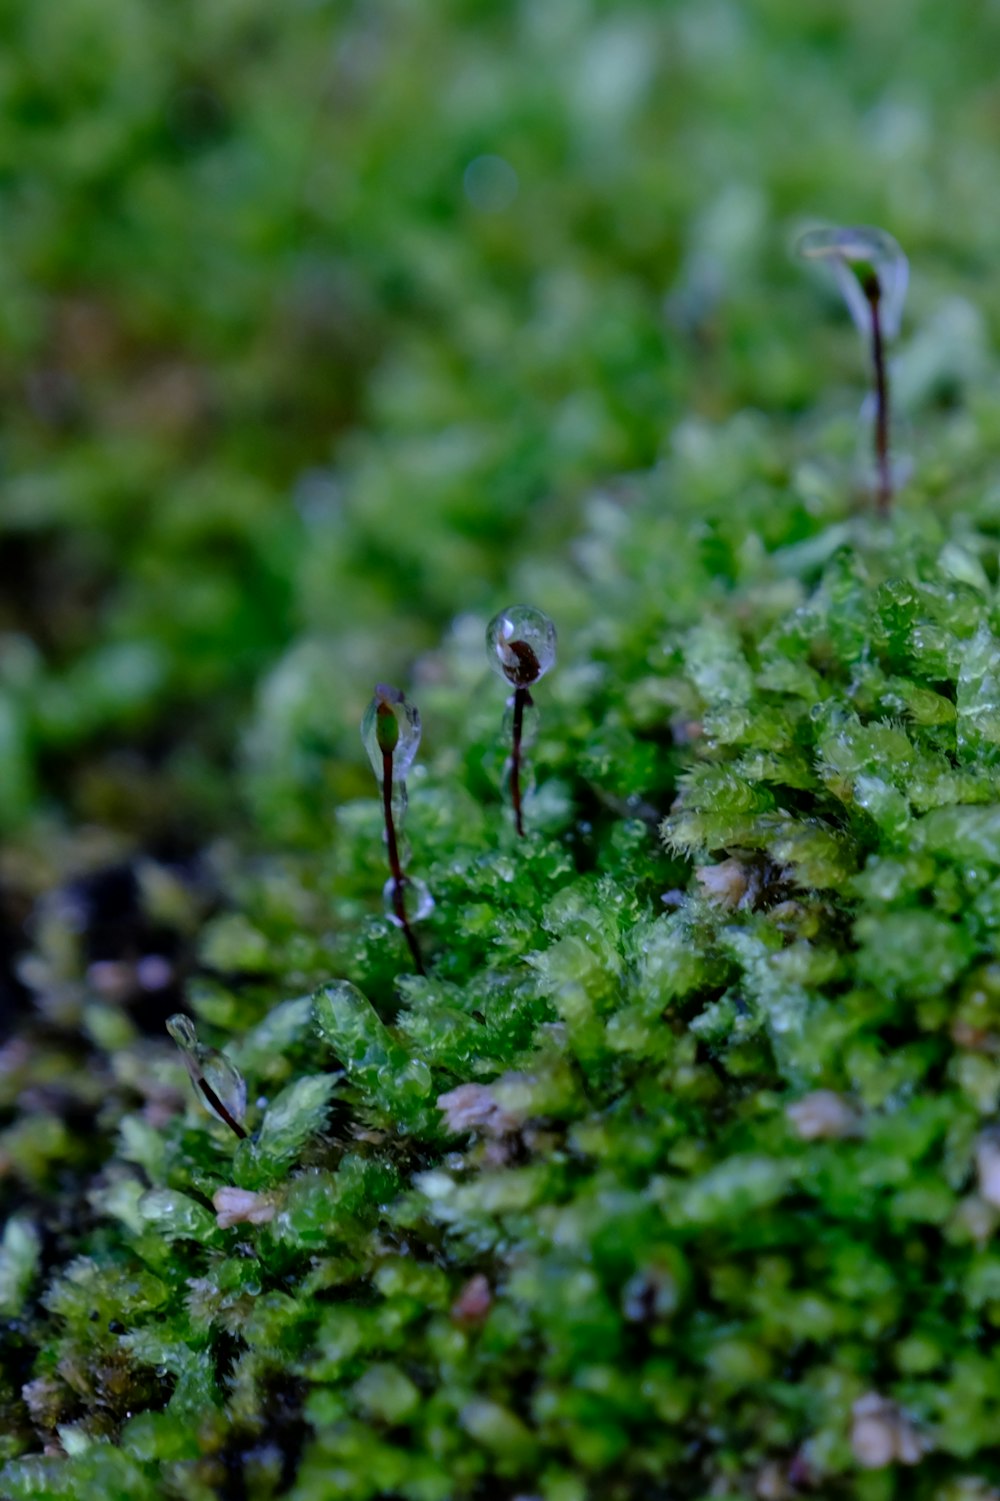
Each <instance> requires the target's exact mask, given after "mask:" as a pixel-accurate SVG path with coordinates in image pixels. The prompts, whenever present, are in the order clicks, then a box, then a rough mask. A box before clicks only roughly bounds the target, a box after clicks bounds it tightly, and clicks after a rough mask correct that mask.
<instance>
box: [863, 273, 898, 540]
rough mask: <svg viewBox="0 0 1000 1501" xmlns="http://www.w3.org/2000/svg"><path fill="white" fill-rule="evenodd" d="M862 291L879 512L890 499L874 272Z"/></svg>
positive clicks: (882, 356) (885, 509) (883, 373)
mask: <svg viewBox="0 0 1000 1501" xmlns="http://www.w3.org/2000/svg"><path fill="white" fill-rule="evenodd" d="M865 295H866V297H867V298H868V306H869V307H870V308H871V312H872V364H873V365H874V367H875V470H876V475H877V480H876V492H875V494H876V500H877V502H878V508H879V511H880V512H881V513H882V515H883V516H886V515H888V513H889V503H890V501H891V500H892V471H891V469H890V466H889V377H888V373H887V371H886V368H885V348H884V346H883V343H882V314H881V297H882V289H881V287H880V286H879V281H878V277H877V276H875V275H874V274H873V275H872V276H870V277H869V278H868V279H867V281H866V282H865Z"/></svg>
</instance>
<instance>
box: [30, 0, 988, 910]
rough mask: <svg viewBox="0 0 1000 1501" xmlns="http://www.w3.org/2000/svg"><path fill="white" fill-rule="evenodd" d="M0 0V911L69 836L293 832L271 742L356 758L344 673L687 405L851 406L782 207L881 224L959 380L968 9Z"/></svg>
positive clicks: (487, 588)
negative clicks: (909, 270) (1, 833)
mask: <svg viewBox="0 0 1000 1501" xmlns="http://www.w3.org/2000/svg"><path fill="white" fill-rule="evenodd" d="M0 22H2V33H3V36H4V38H5V44H4V48H3V53H2V56H0V214H2V224H3V233H2V235H0V346H2V352H0V382H2V390H3V397H4V401H3V413H4V416H3V448H2V491H0V495H2V500H0V505H2V553H0V557H2V565H0V566H2V589H0V746H2V759H0V824H2V826H3V828H4V829H5V830H6V831H7V832H8V834H9V835H10V839H11V842H10V843H9V844H8V850H7V855H6V856H5V863H4V865H3V867H2V868H0V876H2V879H3V883H4V890H5V891H6V893H7V901H8V906H9V905H10V903H11V902H13V904H14V905H13V908H12V909H11V910H12V911H13V912H14V913H15V916H16V913H17V911H19V910H20V909H19V907H18V903H19V902H21V901H23V900H24V899H26V896H25V894H26V893H27V894H30V892H31V891H32V890H34V889H39V888H41V887H43V886H44V885H45V884H46V883H47V882H49V881H51V880H53V879H55V878H56V877H57V876H58V875H60V874H61V873H63V870H64V868H65V863H66V862H67V861H68V862H69V863H70V865H72V863H73V861H74V859H75V858H76V856H75V855H74V853H73V850H74V848H75V845H76V844H77V843H78V842H79V840H80V839H81V838H83V837H84V832H86V838H88V839H93V837H95V836H94V830H102V831H104V836H103V837H105V838H106V839H108V840H111V841H112V842H114V841H116V840H117V841H120V842H122V843H123V844H124V845H126V846H128V847H131V846H133V845H139V846H142V845H146V846H149V847H152V848H158V847H163V846H169V847H173V848H180V849H189V848H196V847H197V846H198V844H199V843H200V842H202V841H203V840H205V839H206V838H207V837H209V836H211V835H213V834H215V833H217V832H218V831H219V830H226V829H239V830H241V831H242V832H243V833H244V834H252V835H254V836H256V835H259V836H261V837H262V838H263V839H264V840H269V839H277V840H282V839H293V838H298V837H302V836H304V834H305V832H306V831H305V830H304V827H303V826H304V823H305V822H307V819H304V817H303V812H302V807H301V800H300V801H299V804H297V805H296V808H295V809H294V810H290V809H289V807H288V806H287V803H286V800H283V799H282V797H281V796H280V795H279V794H278V793H276V792H275V779H276V778H277V779H278V781H279V782H280V778H281V776H282V775H283V774H284V772H285V770H286V769H287V768H289V767H292V766H294V768H295V776H296V778H297V779H298V785H299V786H300V787H305V788H306V789H308V788H309V787H310V786H314V787H315V789H316V793H317V797H319V796H320V795H321V794H322V795H327V794H330V793H334V794H335V793H336V792H337V791H338V790H339V789H340V788H341V787H342V786H349V785H352V782H351V779H352V778H353V777H360V776H361V775H363V767H361V765H360V756H359V752H358V747H357V745H356V728H355V726H356V718H357V714H358V711H359V708H360V706H361V704H362V703H363V701H364V699H365V698H366V696H367V694H368V693H369V691H370V684H371V681H372V680H373V678H375V677H376V676H389V677H391V676H393V675H394V674H399V673H404V672H405V670H406V668H407V667H408V665H409V664H410V663H411V662H412V660H413V659H414V657H415V656H416V654H417V653H418V652H419V651H420V650H421V649H422V648H424V647H426V646H427V645H430V644H432V643H434V642H435V641H436V640H437V639H438V638H439V636H440V634H441V632H442V630H443V629H444V628H445V627H446V625H447V622H448V621H449V619H450V618H451V617H452V616H453V615H454V614H455V613H456V612H462V611H465V610H469V609H474V610H480V611H485V610H487V609H490V608H491V607H495V606H496V605H497V604H499V603H503V602H504V595H505V587H506V580H508V579H509V578H512V577H513V576H515V572H516V569H517V567H518V565H519V562H520V561H521V560H523V559H525V558H533V559H535V560H536V561H538V562H540V563H541V564H542V565H544V559H545V557H546V556H547V555H551V553H552V550H553V549H557V548H562V547H563V545H564V543H565V541H566V539H568V538H570V537H571V536H572V533H573V531H574V526H575V524H576V520H577V517H578V515H579V512H580V507H581V505H582V503H583V502H584V500H585V498H586V496H587V495H588V493H589V492H591V491H592V490H593V489H594V488H595V487H599V486H600V485H601V484H602V483H603V482H605V481H606V480H607V479H608V478H610V477H611V476H614V475H616V474H619V473H621V472H623V471H629V470H633V469H639V468H647V467H649V466H651V465H654V464H655V463H656V462H657V458H658V456H659V455H661V454H662V453H663V452H664V451H666V450H667V449H668V448H669V445H670V441H671V431H672V427H673V425H674V424H675V423H676V422H677V421H678V419H680V418H681V417H691V416H692V415H695V416H698V415H700V416H702V417H704V418H707V419H708V420H710V421H714V420H716V419H721V418H723V417H725V416H726V415H727V414H730V413H732V412H734V411H736V410H739V409H741V408H743V407H748V406H749V407H760V408H764V409H766V410H767V411H768V412H769V413H770V414H771V415H772V416H773V417H776V418H778V419H785V420H787V422H788V423H789V424H790V425H791V424H795V423H799V424H803V425H808V424H810V423H813V422H815V421H816V420H817V413H822V412H824V411H825V410H845V411H846V410H852V407H851V404H852V403H854V404H855V406H856V402H857V400H858V399H859V393H860V390H861V385H862V377H861V370H860V362H859V353H858V349H857V347H856V342H855V336H854V334H853V331H852V330H851V329H850V327H849V326H848V325H847V323H846V320H845V319H844V317H843V314H842V310H841V309H840V308H839V307H838V305H837V303H836V300H835V297H834V294H833V292H832V291H830V292H829V293H828V294H823V293H822V291H818V290H817V285H816V284H815V283H814V282H812V281H810V279H809V278H808V277H807V276H805V275H804V274H803V272H802V269H801V268H800V267H798V266H796V265H795V264H794V262H793V261H792V260H791V259H790V256H789V246H790V244H791V243H792V241H793V238H794V235H795V234H796V232H797V230H798V229H799V228H800V227H801V226H802V224H804V223H805V222H807V221H808V220H810V219H815V218H820V219H823V218H827V219H833V220H846V221H856V222H874V223H879V224H882V225H884V226H885V227H886V228H888V229H889V230H891V231H892V232H893V233H894V234H895V235H896V236H897V237H898V238H899V239H900V241H901V242H902V243H903V244H904V246H905V247H906V249H907V251H908V252H909V253H910V255H911V258H912V260H913V263H914V269H915V275H914V281H913V293H912V297H911V302H910V316H911V327H914V328H918V329H919V328H921V327H923V328H924V329H925V342H926V328H927V326H928V320H930V327H931V343H932V344H933V345H934V348H935V349H936V351H937V353H936V354H935V356H934V358H933V359H931V361H930V364H931V370H930V374H929V375H928V376H927V380H928V381H930V382H931V384H932V385H934V391H933V393H932V394H933V396H934V399H935V400H937V401H940V402H941V403H945V404H947V402H948V401H950V400H953V399H954V396H955V387H956V383H958V384H960V383H961V382H962V381H963V380H971V379H973V378H974V377H977V376H980V375H981V374H982V369H983V362H984V359H985V356H984V353H983V351H984V349H985V348H986V346H987V345H988V343H989V341H990V339H991V337H992V335H993V333H994V332H995V330H996V326H997V322H998V318H1000V298H998V282H997V277H996V274H995V266H994V262H995V256H996V245H997V233H996V204H997V202H998V201H1000V155H998V153H997V150H996V142H997V134H998V129H1000V81H998V76H997V71H996V58H997V56H998V48H1000V6H997V5H996V4H983V3H981V0H957V3H953V4H951V5H949V6H942V5H940V4H937V3H929V0H926V3H921V0H880V3H879V4H878V5H874V6H873V5H872V4H870V3H869V0H854V3H847V4H845V3H843V0H836V3H833V0H827V3H824V0H816V3H810V4H809V5H805V6H803V5H801V4H798V3H794V0H757V3H752V4H736V3H728V0H691V3H686V4H682V3H678V4H663V3H660V4H601V3H597V0H589V3H588V0H546V3H527V0H526V3H523V4H519V5H518V4H491V3H484V0H478V3H477V0H439V3H437V4H435V5H418V4H414V3H407V0H358V3H355V4H348V3H346V0H338V3H328V0H287V3H285V4H284V5H282V6H276V5H274V4H273V3H269V0H268V3H265V0H212V3H211V4H204V3H194V0H190V3H185V0H175V3H173V4H171V5H170V6H164V5H162V4H157V3H154V0H62V3H61V4H59V5H58V6H52V5H39V4H37V3H29V0H2V3H0ZM824 295H826V301H825V302H824V300H823V299H824ZM970 298H971V299H972V301H971V302H970V301H969V300H968V299H970ZM942 310H943V311H942ZM935 318H936V319H937V320H938V324H937V325H935V324H934V322H933V320H934V319H935ZM935 328H936V332H935ZM803 329H808V338H803V337H802V333H803ZM916 337H919V335H917V336H916ZM935 340H936V343H935V342H934V341H935ZM942 348H944V349H945V351H946V353H945V355H944V356H942V355H941V353H940V351H941V349H942ZM918 354H919V350H918ZM917 364H918V366H919V359H918V360H917ZM925 364H926V361H925ZM921 368H922V367H921ZM734 500H735V498H734ZM234 771H235V772H236V773H237V774H236V775H234V774H233V773H234ZM317 806H318V804H317ZM67 833H68V834H69V835H70V836H71V837H70V839H69V843H68V844H67V841H66V837H65V835H66V834H67ZM12 893H13V895H12Z"/></svg>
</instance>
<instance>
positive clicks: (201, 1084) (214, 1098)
mask: <svg viewBox="0 0 1000 1501" xmlns="http://www.w3.org/2000/svg"><path fill="white" fill-rule="evenodd" d="M198 1088H199V1089H200V1090H201V1092H202V1094H203V1095H204V1096H205V1099H206V1100H207V1101H208V1103H209V1104H210V1105H211V1107H212V1109H213V1110H214V1111H215V1113H216V1115H218V1116H221V1118H222V1119H223V1120H224V1121H225V1123H226V1125H227V1126H228V1127H229V1129H230V1131H232V1132H233V1133H234V1134H235V1135H236V1136H238V1137H239V1139H240V1141H245V1140H246V1134H247V1133H246V1132H245V1131H244V1129H243V1127H242V1126H241V1125H240V1123H239V1121H238V1120H236V1118H235V1117H234V1116H232V1115H230V1114H229V1111H228V1110H227V1109H226V1107H225V1105H223V1103H222V1101H221V1100H220V1099H219V1096H218V1095H217V1094H216V1092H215V1090H214V1089H213V1088H212V1086H211V1084H209V1082H208V1080H207V1079H206V1078H205V1076H204V1074H199V1075H198Z"/></svg>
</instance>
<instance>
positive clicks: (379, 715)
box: [361, 683, 420, 784]
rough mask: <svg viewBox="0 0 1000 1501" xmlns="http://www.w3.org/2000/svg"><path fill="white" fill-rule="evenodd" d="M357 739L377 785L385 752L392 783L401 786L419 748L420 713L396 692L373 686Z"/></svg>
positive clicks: (380, 685)
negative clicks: (361, 744)
mask: <svg viewBox="0 0 1000 1501" xmlns="http://www.w3.org/2000/svg"><path fill="white" fill-rule="evenodd" d="M361 739H362V741H363V743H364V747H365V750H366V751H367V752H368V759H369V761H370V762H371V763H372V770H373V771H374V773H375V777H376V780H377V781H378V782H379V784H381V782H382V780H383V772H384V765H385V755H386V753H387V752H391V754H392V779H393V781H394V782H401V781H402V780H403V778H404V777H405V776H406V773H407V772H408V771H409V769H410V767H411V766H412V765H413V759H414V757H415V756H416V754H417V748H418V747H419V745H420V713H419V711H418V710H417V709H416V708H415V707H414V705H413V704H411V703H408V702H407V700H406V698H405V696H404V695H403V694H402V693H401V692H400V690H399V689H398V688H391V687H389V685H388V684H386V683H377V684H376V685H375V694H374V697H373V698H372V701H371V703H370V704H369V705H368V707H367V709H366V710H365V712H364V717H363V718H362V720H361Z"/></svg>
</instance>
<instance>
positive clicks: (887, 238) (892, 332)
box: [798, 224, 910, 339]
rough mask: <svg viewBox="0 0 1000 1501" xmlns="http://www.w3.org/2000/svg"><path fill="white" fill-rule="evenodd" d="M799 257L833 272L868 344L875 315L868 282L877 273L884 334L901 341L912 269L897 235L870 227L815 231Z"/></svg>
mask: <svg viewBox="0 0 1000 1501" xmlns="http://www.w3.org/2000/svg"><path fill="white" fill-rule="evenodd" d="M798 253H799V255H800V256H802V258H803V259H804V260H807V261H825V262H827V263H828V264H829V265H830V266H832V268H833V271H834V274H835V275H836V277H837V283H838V285H839V287H840V290H841V293H842V294H843V298H844V301H845V302H846V303H847V307H848V311H849V312H850V314H851V317H852V318H853V319H854V322H855V325H856V326H857V328H858V329H859V331H860V332H861V334H862V335H863V337H864V338H865V339H867V338H868V337H869V334H870V333H871V317H872V315H871V307H870V306H869V302H868V298H867V297H866V296H865V293H864V290H863V286H862V280H863V278H864V277H865V275H866V274H867V273H868V272H870V271H874V273H875V275H876V277H877V278H878V285H879V292H880V300H881V314H882V331H883V333H884V334H885V337H886V338H887V339H894V338H895V337H896V335H897V334H898V333H899V329H900V324H901V323H902V321H903V303H904V302H905V301H906V287H907V283H908V281H909V277H910V263H909V261H908V260H907V259H906V256H905V255H904V253H903V251H902V249H901V248H900V246H899V244H898V243H897V242H896V241H895V240H894V239H893V237H892V235H890V234H887V233H886V231H885V230H884V229H876V228H874V226H872V225H867V224H859V225H853V226H849V227H844V226H841V225H834V226H831V227H830V228H827V229H811V230H809V232H808V233H807V234H804V235H803V236H802V238H801V239H800V241H799V243H798Z"/></svg>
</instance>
